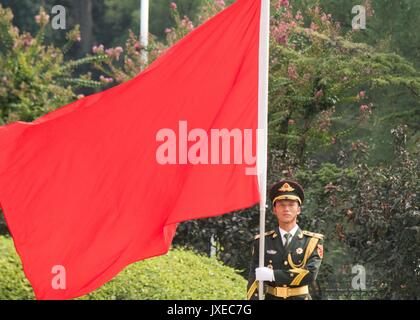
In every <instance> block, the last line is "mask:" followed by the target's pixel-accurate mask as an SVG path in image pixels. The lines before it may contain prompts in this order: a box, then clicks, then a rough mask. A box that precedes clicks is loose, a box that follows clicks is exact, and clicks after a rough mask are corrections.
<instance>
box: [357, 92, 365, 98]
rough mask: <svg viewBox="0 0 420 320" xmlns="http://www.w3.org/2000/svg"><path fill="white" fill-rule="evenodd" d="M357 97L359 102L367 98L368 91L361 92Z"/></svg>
mask: <svg viewBox="0 0 420 320" xmlns="http://www.w3.org/2000/svg"><path fill="white" fill-rule="evenodd" d="M357 97H358V98H359V100H361V99H364V98H365V97H366V91H360V92H359V94H358V95H357Z"/></svg>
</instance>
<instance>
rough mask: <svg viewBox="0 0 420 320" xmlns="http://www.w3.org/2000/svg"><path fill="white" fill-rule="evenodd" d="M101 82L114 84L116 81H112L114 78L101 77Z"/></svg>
mask: <svg viewBox="0 0 420 320" xmlns="http://www.w3.org/2000/svg"><path fill="white" fill-rule="evenodd" d="M99 80H100V81H101V82H103V83H111V82H113V81H114V79H112V78H107V77H104V76H100V77H99Z"/></svg>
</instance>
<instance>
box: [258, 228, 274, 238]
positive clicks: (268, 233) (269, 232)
mask: <svg viewBox="0 0 420 320" xmlns="http://www.w3.org/2000/svg"><path fill="white" fill-rule="evenodd" d="M273 233H275V231H274V230H271V231H267V232H266V233H264V235H265V236H271V235H272V234H273ZM259 238H260V235H259V234H257V235H256V236H255V237H254V240H257V239H259Z"/></svg>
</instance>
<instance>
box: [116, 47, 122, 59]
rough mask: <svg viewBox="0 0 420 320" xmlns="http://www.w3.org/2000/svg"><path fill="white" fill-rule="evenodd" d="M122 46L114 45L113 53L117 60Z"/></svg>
mask: <svg viewBox="0 0 420 320" xmlns="http://www.w3.org/2000/svg"><path fill="white" fill-rule="evenodd" d="M123 51H124V50H123V48H121V47H116V48H115V49H114V55H115V58H117V60H119V59H120V55H121V53H123Z"/></svg>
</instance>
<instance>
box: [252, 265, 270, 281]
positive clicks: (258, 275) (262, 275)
mask: <svg viewBox="0 0 420 320" xmlns="http://www.w3.org/2000/svg"><path fill="white" fill-rule="evenodd" d="M255 279H256V280H258V281H274V271H273V270H272V269H270V268H267V267H263V268H257V269H255Z"/></svg>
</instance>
